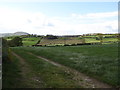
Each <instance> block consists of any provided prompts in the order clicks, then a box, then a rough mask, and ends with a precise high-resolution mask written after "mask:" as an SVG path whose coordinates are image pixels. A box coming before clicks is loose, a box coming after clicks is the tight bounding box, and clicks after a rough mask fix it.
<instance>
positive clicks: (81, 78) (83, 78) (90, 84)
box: [28, 52, 112, 88]
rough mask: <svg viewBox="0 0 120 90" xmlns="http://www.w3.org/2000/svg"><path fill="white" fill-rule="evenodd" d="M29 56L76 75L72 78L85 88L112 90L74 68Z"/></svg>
mask: <svg viewBox="0 0 120 90" xmlns="http://www.w3.org/2000/svg"><path fill="white" fill-rule="evenodd" d="M28 54H31V55H34V56H36V57H37V58H40V59H42V60H44V61H47V62H49V63H51V64H53V65H55V66H58V67H60V68H62V69H63V70H65V72H66V73H68V74H72V75H74V77H73V78H72V79H73V80H75V81H76V82H77V83H78V84H79V85H80V86H82V87H84V88H112V86H110V85H108V84H106V83H103V82H101V81H99V80H96V79H94V78H92V77H89V76H87V75H85V74H83V73H80V72H78V71H77V70H75V69H72V68H69V67H67V66H64V65H62V64H59V63H56V62H54V61H52V60H49V59H46V58H43V57H41V56H37V55H35V54H33V53H31V52H28Z"/></svg>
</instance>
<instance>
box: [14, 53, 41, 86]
mask: <svg viewBox="0 0 120 90" xmlns="http://www.w3.org/2000/svg"><path fill="white" fill-rule="evenodd" d="M12 54H13V55H14V56H15V57H17V58H18V59H19V62H20V67H21V72H20V74H21V76H22V78H21V79H20V80H21V82H22V86H18V87H20V88H42V87H43V82H42V81H41V79H40V77H38V76H36V75H35V73H34V72H33V71H31V70H30V68H31V67H30V66H29V65H28V64H27V63H26V62H25V59H23V58H22V57H20V56H19V55H17V54H16V53H14V52H12Z"/></svg>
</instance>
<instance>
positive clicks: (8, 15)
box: [0, 7, 118, 35]
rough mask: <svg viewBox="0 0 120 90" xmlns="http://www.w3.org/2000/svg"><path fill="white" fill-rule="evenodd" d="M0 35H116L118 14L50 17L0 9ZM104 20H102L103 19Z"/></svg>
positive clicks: (40, 13) (39, 13)
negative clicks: (26, 33) (10, 33)
mask: <svg viewBox="0 0 120 90" xmlns="http://www.w3.org/2000/svg"><path fill="white" fill-rule="evenodd" d="M0 12H1V14H0V33H4V32H6V33H7V32H16V31H24V32H28V33H31V34H32V33H33V34H40V35H46V34H54V35H67V34H69V35H73V34H77V35H78V34H84V33H98V32H99V33H113V32H114V33H116V32H117V30H118V21H117V20H116V19H106V18H108V17H109V18H112V17H117V12H116V11H115V12H106V13H88V14H85V15H79V14H72V16H70V17H60V16H58V17H57V18H56V17H48V16H47V15H45V14H44V13H42V12H34V13H33V12H24V11H20V10H15V9H11V8H3V7H0ZM101 18H102V19H101Z"/></svg>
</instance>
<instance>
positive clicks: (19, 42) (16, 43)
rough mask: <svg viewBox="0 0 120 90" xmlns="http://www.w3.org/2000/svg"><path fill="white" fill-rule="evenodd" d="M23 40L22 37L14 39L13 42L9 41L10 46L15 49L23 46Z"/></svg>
mask: <svg viewBox="0 0 120 90" xmlns="http://www.w3.org/2000/svg"><path fill="white" fill-rule="evenodd" d="M22 45H23V43H22V38H20V37H14V38H13V39H12V40H10V41H9V46H11V47H15V46H22Z"/></svg>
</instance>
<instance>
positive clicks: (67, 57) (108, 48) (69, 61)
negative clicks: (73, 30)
mask: <svg viewBox="0 0 120 90" xmlns="http://www.w3.org/2000/svg"><path fill="white" fill-rule="evenodd" d="M13 50H16V51H19V50H23V51H24V50H25V51H29V52H32V53H34V54H36V55H40V56H43V57H45V58H48V59H51V60H53V61H55V62H58V63H61V64H63V65H66V66H68V67H71V68H74V69H76V70H78V71H80V72H83V73H86V74H87V75H90V76H92V77H95V78H97V79H99V80H101V81H103V82H106V83H108V84H111V85H113V86H118V45H117V44H109V45H89V46H88V45H86V46H69V47H31V48H24V47H21V48H13Z"/></svg>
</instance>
